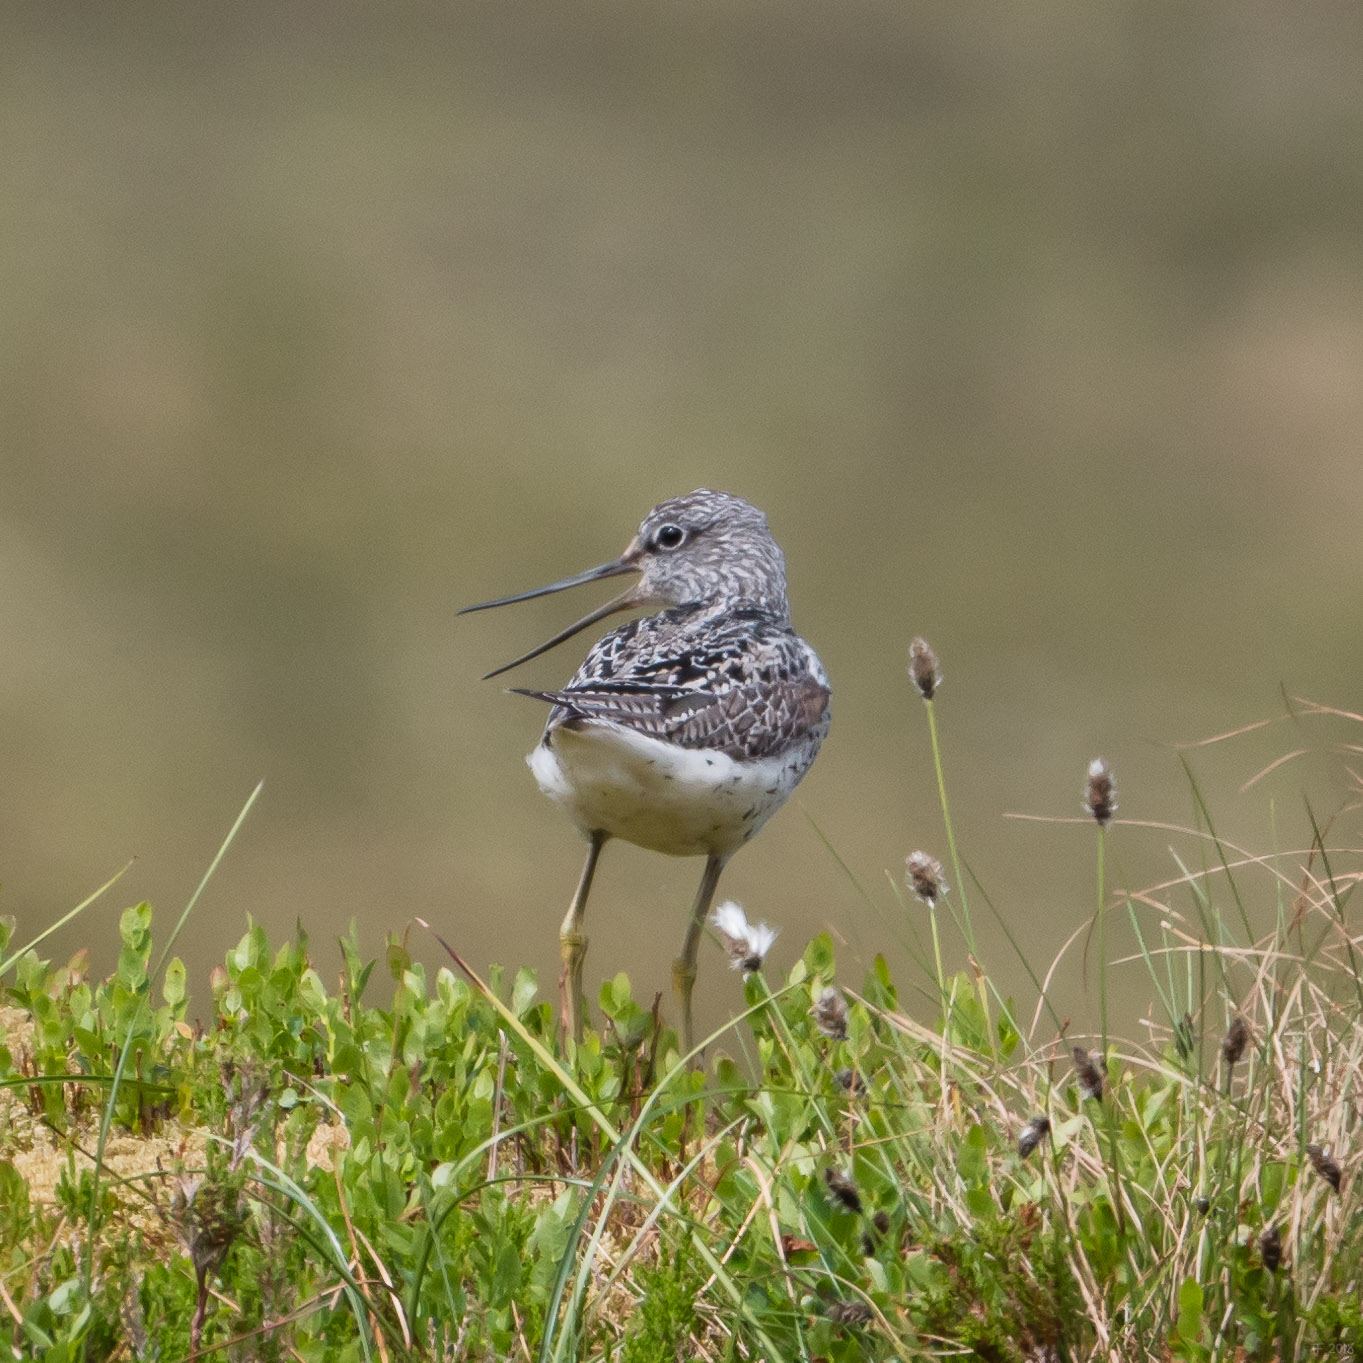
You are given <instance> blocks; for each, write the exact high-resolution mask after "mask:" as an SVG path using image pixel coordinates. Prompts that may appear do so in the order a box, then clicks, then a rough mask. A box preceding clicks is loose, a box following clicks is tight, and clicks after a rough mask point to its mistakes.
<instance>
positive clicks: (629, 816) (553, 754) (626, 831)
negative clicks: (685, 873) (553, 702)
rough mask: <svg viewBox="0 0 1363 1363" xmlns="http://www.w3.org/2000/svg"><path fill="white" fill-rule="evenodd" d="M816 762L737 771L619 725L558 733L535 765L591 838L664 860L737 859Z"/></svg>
mask: <svg viewBox="0 0 1363 1363" xmlns="http://www.w3.org/2000/svg"><path fill="white" fill-rule="evenodd" d="M813 760H814V751H812V750H810V749H809V748H805V747H799V748H796V749H793V750H792V751H790V752H786V753H781V754H779V755H778V756H775V757H764V758H760V759H759V760H757V761H753V762H737V761H735V760H734V759H733V758H732V757H726V756H725V755H724V754H723V753H720V752H705V751H703V750H700V749H694V748H678V747H674V746H673V745H672V744H670V743H664V742H662V741H661V740H659V739H656V738H649V737H647V736H646V735H643V734H638V733H635V732H634V731H633V730H630V729H625V728H622V727H620V726H619V725H616V724H609V723H604V722H593V721H590V720H588V721H584V722H579V723H578V724H575V725H573V726H572V727H571V728H569V727H560V728H556V729H554V730H553V731H552V732H551V733H550V734H549V735H546V740H545V742H541V743H540V745H539V747H537V748H536V749H535V751H534V752H532V753H531V754H530V756H529V757H528V758H527V759H526V761H527V762H529V764H530V770H531V771H533V772H534V773H535V780H536V781H538V782H539V786H540V789H541V790H542V791H543V792H544V793H545V794H546V795H547V796H548V797H549V798H550V799H551V800H553V801H554V802H555V803H557V804H559V805H561V806H562V807H563V808H564V809H565V810H566V811H567V813H568V816H569V817H570V818H571V819H572V820H573V822H574V823H575V824H577V826H578V827H579V828H580V829H581V830H582V831H583V832H584V833H591V832H593V831H596V830H601V831H604V832H606V833H609V834H610V835H611V836H612V837H616V838H624V840H625V841H626V842H632V843H635V844H636V845H637V846H639V847H647V848H649V849H650V850H652V851H654V852H666V853H668V854H669V855H671V856H679V857H687V856H699V855H708V854H711V853H715V854H718V855H721V856H725V855H728V854H729V853H731V852H734V851H736V850H737V849H738V848H740V847H742V845H743V844H744V843H745V842H747V841H748V839H749V838H751V837H752V836H753V834H754V833H756V832H757V830H758V829H759V828H761V827H762V825H763V824H764V823H766V821H767V820H768V819H769V818H771V816H772V815H773V814H775V813H776V811H777V810H778V809H780V807H781V806H782V805H783V804H784V803H785V802H786V797H787V796H788V795H789V794H790V792H791V791H792V790H794V789H795V787H796V785H797V784H798V782H799V780H800V778H801V777H802V776H803V775H804V774H805V772H806V771H808V769H809V766H810V763H811V762H812V761H813Z"/></svg>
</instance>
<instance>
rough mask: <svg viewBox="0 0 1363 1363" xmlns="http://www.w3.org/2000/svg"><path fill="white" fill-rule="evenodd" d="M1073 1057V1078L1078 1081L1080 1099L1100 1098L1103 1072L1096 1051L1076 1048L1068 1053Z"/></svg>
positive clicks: (1080, 1047)
mask: <svg viewBox="0 0 1363 1363" xmlns="http://www.w3.org/2000/svg"><path fill="white" fill-rule="evenodd" d="M1070 1054H1071V1055H1072V1056H1073V1057H1074V1076H1075V1078H1076V1079H1077V1080H1078V1081H1079V1096H1080V1098H1102V1096H1103V1071H1102V1070H1101V1069H1100V1068H1099V1065H1098V1062H1099V1060H1100V1059H1101V1057H1100V1056H1099V1055H1098V1053H1097V1052H1096V1051H1092V1052H1090V1051H1086V1050H1085V1049H1084V1048H1083V1047H1082V1046H1076V1047H1074V1049H1073V1050H1072V1051H1071V1052H1070Z"/></svg>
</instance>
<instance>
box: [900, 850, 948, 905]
mask: <svg viewBox="0 0 1363 1363" xmlns="http://www.w3.org/2000/svg"><path fill="white" fill-rule="evenodd" d="M904 867H905V871H904V884H905V885H906V886H907V887H908V888H909V889H910V890H912V891H913V893H914V894H915V895H917V896H918V898H919V899H921V900H922V901H923V903H924V904H926V905H927V906H928V908H930V909H935V908H936V907H937V901H938V900H939V899H941V897H942V896H943V895H944V894H946V892H947V888H948V887H947V883H946V881H945V880H943V879H942V863H941V862H940V861H938V860H937V859H936V858H935V857H930V856H928V854H927V853H926V852H911V853H910V854H909V855H908V856H907V857H906V858H905V859H904Z"/></svg>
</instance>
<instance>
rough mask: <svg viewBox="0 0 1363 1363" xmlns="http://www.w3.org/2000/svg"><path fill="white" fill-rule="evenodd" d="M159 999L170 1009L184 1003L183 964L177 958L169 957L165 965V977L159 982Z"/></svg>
mask: <svg viewBox="0 0 1363 1363" xmlns="http://www.w3.org/2000/svg"><path fill="white" fill-rule="evenodd" d="M161 997H162V998H163V999H165V1001H166V1002H167V1003H168V1004H170V1006H171V1007H172V1008H178V1007H179V1006H180V1004H182V1003H183V1002H184V1001H185V963H184V962H183V961H182V960H181V959H180V958H179V957H178V956H173V957H171V959H170V961H169V962H168V963H167V965H166V973H165V977H164V978H163V979H162V981H161Z"/></svg>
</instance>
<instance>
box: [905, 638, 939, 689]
mask: <svg viewBox="0 0 1363 1363" xmlns="http://www.w3.org/2000/svg"><path fill="white" fill-rule="evenodd" d="M909 680H910V681H911V682H913V684H914V685H915V686H916V687H917V688H918V693H919V695H921V696H922V697H923V699H924V700H931V699H932V698H933V696H934V695H936V694H937V688H938V687H939V686H941V684H942V669H941V668H940V667H939V666H938V663H937V655H936V654H935V653H934V652H933V651H932V645H931V644H930V643H928V641H927V640H926V639H924V638H922V637H921V636H920V637H918V638H916V639H915V640H914V641H913V642H912V643H911V644H910V645H909Z"/></svg>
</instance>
